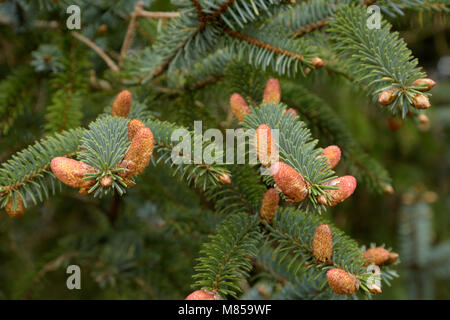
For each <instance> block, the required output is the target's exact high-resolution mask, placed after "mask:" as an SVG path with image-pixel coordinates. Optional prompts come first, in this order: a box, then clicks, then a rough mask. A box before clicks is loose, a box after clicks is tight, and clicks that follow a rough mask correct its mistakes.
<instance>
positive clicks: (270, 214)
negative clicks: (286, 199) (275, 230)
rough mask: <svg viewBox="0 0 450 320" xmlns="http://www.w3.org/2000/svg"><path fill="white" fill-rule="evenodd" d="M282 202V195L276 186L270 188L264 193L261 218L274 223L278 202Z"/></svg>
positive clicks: (260, 212)
mask: <svg viewBox="0 0 450 320" xmlns="http://www.w3.org/2000/svg"><path fill="white" fill-rule="evenodd" d="M279 202H280V195H279V194H278V191H277V190H275V189H274V188H270V189H268V190H267V191H266V193H265V194H264V197H263V200H262V204H261V209H260V211H259V214H260V216H261V218H262V219H263V220H265V221H267V222H268V223H269V224H272V222H273V218H274V216H275V213H276V212H277V210H278V203H279Z"/></svg>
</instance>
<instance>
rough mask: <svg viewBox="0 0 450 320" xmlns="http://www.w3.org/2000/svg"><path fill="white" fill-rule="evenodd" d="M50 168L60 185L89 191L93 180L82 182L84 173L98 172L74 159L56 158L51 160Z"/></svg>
mask: <svg viewBox="0 0 450 320" xmlns="http://www.w3.org/2000/svg"><path fill="white" fill-rule="evenodd" d="M50 168H51V169H52V171H53V174H54V175H55V176H56V178H58V179H59V180H60V181H61V182H62V183H64V184H66V185H68V186H70V187H72V188H81V189H89V188H90V187H92V186H93V185H94V184H95V180H94V179H91V180H83V178H84V175H85V174H86V173H93V172H97V171H98V170H97V169H95V168H94V167H91V166H90V165H88V164H86V163H84V162H81V161H77V160H74V159H69V158H64V157H56V158H53V159H52V162H51V163H50Z"/></svg>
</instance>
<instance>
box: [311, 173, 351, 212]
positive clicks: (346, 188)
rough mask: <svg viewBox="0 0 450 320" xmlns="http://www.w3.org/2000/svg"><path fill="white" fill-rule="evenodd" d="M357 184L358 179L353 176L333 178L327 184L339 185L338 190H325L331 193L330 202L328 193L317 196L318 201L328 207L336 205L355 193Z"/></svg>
mask: <svg viewBox="0 0 450 320" xmlns="http://www.w3.org/2000/svg"><path fill="white" fill-rule="evenodd" d="M356 184H357V183H356V179H355V178H354V177H352V176H343V177H339V178H336V179H333V180H331V181H329V182H327V183H326V184H325V185H330V186H338V189H336V190H326V191H325V192H326V193H327V194H328V195H329V198H330V200H329V203H328V202H327V197H326V195H320V196H319V197H317V202H319V203H320V204H323V205H324V206H327V207H334V206H335V205H337V204H338V203H341V202H342V201H344V200H345V199H347V198H348V197H350V196H351V195H352V194H353V192H354V191H355V189H356Z"/></svg>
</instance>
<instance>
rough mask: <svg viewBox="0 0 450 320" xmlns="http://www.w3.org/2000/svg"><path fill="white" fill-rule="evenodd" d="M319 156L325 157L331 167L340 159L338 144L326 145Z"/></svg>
mask: <svg viewBox="0 0 450 320" xmlns="http://www.w3.org/2000/svg"><path fill="white" fill-rule="evenodd" d="M321 156H324V157H326V158H327V160H328V163H329V164H330V169H333V168H334V167H336V166H337V164H338V163H339V160H341V149H340V148H339V147H338V146H328V147H326V148H325V149H323V152H322V154H321Z"/></svg>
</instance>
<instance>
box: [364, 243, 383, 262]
mask: <svg viewBox="0 0 450 320" xmlns="http://www.w3.org/2000/svg"><path fill="white" fill-rule="evenodd" d="M363 259H365V260H366V261H365V262H364V266H368V265H370V264H376V265H377V266H381V265H383V264H385V263H386V262H387V261H388V260H389V251H387V250H386V249H384V248H381V247H377V248H371V249H369V250H366V252H364V254H363Z"/></svg>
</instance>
